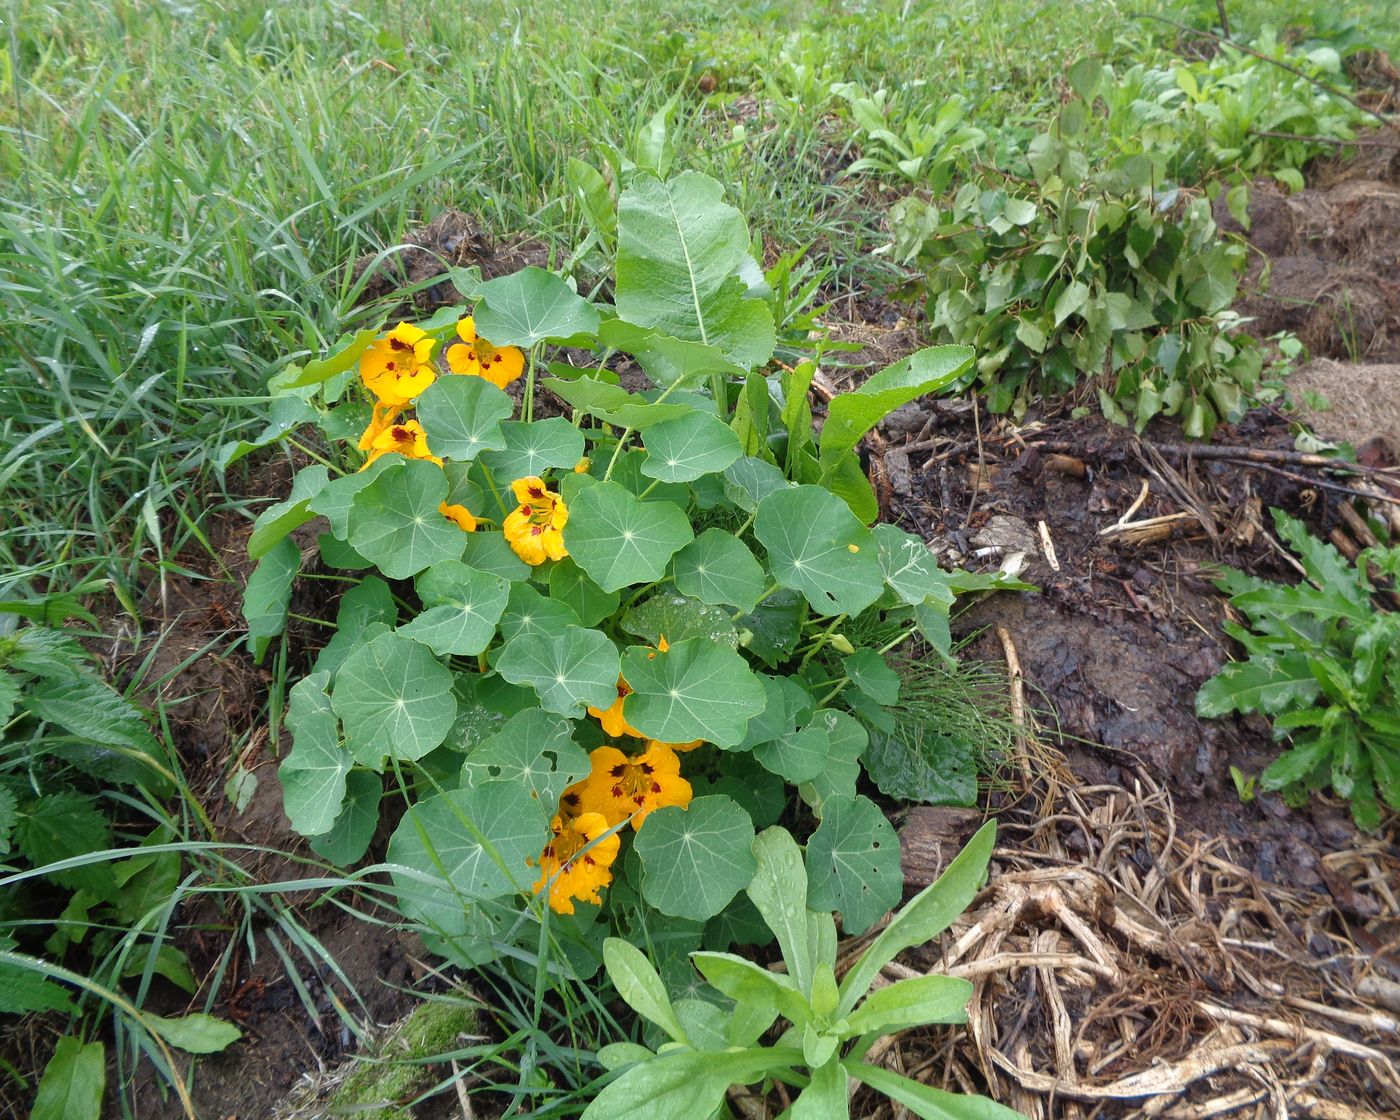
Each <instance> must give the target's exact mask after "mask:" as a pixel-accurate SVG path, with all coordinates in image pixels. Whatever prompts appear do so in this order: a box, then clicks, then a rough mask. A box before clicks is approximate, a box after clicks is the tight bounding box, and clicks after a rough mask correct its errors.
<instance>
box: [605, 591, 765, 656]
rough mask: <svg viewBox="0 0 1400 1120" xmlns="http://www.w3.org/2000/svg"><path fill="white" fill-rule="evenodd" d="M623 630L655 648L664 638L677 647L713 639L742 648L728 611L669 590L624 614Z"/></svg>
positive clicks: (659, 592)
mask: <svg viewBox="0 0 1400 1120" xmlns="http://www.w3.org/2000/svg"><path fill="white" fill-rule="evenodd" d="M622 628H623V629H624V630H625V631H627V633H629V634H635V635H636V636H637V637H639V638H645V639H646V641H647V643H648V644H649V645H653V646H654V645H658V644H659V643H660V639H661V638H663V637H664V638H665V639H666V640H667V641H668V642H671V643H673V644H674V643H675V642H682V641H684V640H685V639H686V638H709V639H710V640H711V641H713V642H718V643H719V644H720V645H722V646H728V647H729V648H730V649H738V648H739V635H738V634H737V633H736V632H735V630H734V623H733V621H732V620H731V619H730V617H729V613H728V612H727V611H724V610H721V609H720V608H719V607H710V606H706V605H705V604H704V603H701V602H700V601H699V600H697V599H691V598H688V597H687V596H685V595H678V594H677V593H676V592H674V591H670V590H667V589H665V588H663V589H662V590H660V591H658V592H657V593H656V594H655V595H653V596H652V597H651V598H650V599H647V600H646V601H645V602H642V603H638V604H637V605H636V606H635V607H633V608H632V609H631V610H629V611H628V612H627V613H626V614H625V615H623V617H622Z"/></svg>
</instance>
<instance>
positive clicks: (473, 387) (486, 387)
mask: <svg viewBox="0 0 1400 1120" xmlns="http://www.w3.org/2000/svg"><path fill="white" fill-rule="evenodd" d="M514 411H515V405H514V404H513V403H512V402H511V399H510V397H508V396H506V394H505V393H503V392H501V390H500V389H498V388H496V386H494V385H492V384H491V382H489V381H487V380H486V379H485V378H484V377H456V376H453V377H439V378H438V379H437V380H436V381H434V382H433V383H432V384H431V385H429V386H428V388H427V389H425V390H424V391H423V395H422V396H421V397H419V398H418V420H419V422H420V423H421V424H422V425H423V431H424V433H425V434H426V435H427V437H428V446H429V447H430V448H432V450H433V454H434V455H440V456H442V457H443V458H445V459H455V460H457V461H458V462H465V461H467V460H469V459H475V458H476V457H477V455H479V454H480V453H481V452H483V451H499V450H500V449H501V448H503V447H505V445H506V441H505V437H504V436H503V435H502V434H501V421H502V420H505V419H506V418H508V417H509V416H510V414H511V413H512V412H514Z"/></svg>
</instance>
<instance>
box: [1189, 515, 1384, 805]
mask: <svg viewBox="0 0 1400 1120" xmlns="http://www.w3.org/2000/svg"><path fill="white" fill-rule="evenodd" d="M1274 524H1275V525H1276V526H1277V528H1278V534H1279V536H1280V537H1281V538H1282V539H1283V540H1284V541H1285V542H1286V543H1287V544H1288V546H1289V547H1290V548H1291V549H1292V551H1293V552H1294V553H1295V554H1296V555H1297V557H1298V559H1299V561H1300V562H1301V563H1302V566H1303V569H1304V570H1305V572H1306V573H1307V575H1306V578H1305V579H1304V581H1303V582H1302V583H1300V584H1298V585H1297V586H1288V585H1285V584H1279V583H1270V582H1269V581H1267V580H1261V579H1256V578H1255V577H1253V576H1249V575H1245V574H1244V573H1243V572H1238V571H1235V570H1234V569H1227V570H1226V572H1225V574H1224V575H1222V576H1221V577H1220V579H1219V580H1217V581H1216V586H1217V587H1219V588H1220V589H1221V590H1222V591H1224V592H1225V593H1226V594H1228V595H1229V596H1230V602H1231V604H1232V605H1233V606H1234V607H1235V608H1236V609H1237V610H1238V611H1240V612H1241V613H1242V614H1243V615H1244V617H1245V619H1246V621H1247V623H1248V625H1247V626H1241V625H1238V624H1236V623H1232V622H1227V623H1226V624H1225V631H1226V633H1228V634H1229V635H1230V636H1231V637H1232V638H1234V639H1235V640H1236V641H1237V642H1239V643H1240V645H1242V646H1243V647H1244V651H1245V653H1246V655H1247V656H1246V658H1245V660H1243V661H1236V662H1233V663H1232V664H1229V665H1227V666H1225V668H1224V669H1223V670H1221V671H1220V672H1219V673H1218V674H1216V675H1215V676H1214V677H1212V678H1211V679H1210V680H1208V681H1207V682H1206V683H1205V685H1203V686H1202V688H1201V690H1200V692H1199V693H1198V694H1197V696H1196V711H1197V713H1198V714H1199V715H1201V716H1205V717H1209V718H1215V717H1219V716H1223V715H1228V714H1230V713H1231V712H1238V713H1240V714H1244V713H1248V712H1258V713H1260V714H1262V715H1265V716H1268V717H1269V718H1270V719H1271V720H1272V722H1273V728H1274V734H1275V735H1276V736H1277V737H1278V738H1280V739H1287V740H1288V741H1289V747H1288V749H1287V750H1286V751H1285V752H1284V753H1283V754H1282V755H1280V756H1279V757H1278V758H1277V759H1276V760H1275V761H1274V762H1273V763H1272V764H1271V765H1270V766H1269V767H1268V769H1267V770H1265V771H1264V774H1263V776H1262V777H1261V779H1260V781H1259V785H1260V788H1262V789H1266V790H1278V789H1281V790H1283V791H1284V792H1285V796H1287V797H1288V798H1289V799H1290V800H1291V801H1295V802H1299V803H1301V802H1302V801H1305V800H1306V799H1307V796H1308V794H1309V792H1310V791H1312V790H1315V789H1323V788H1325V787H1327V786H1329V785H1330V786H1331V788H1332V789H1333V790H1334V791H1335V792H1336V793H1337V794H1338V795H1340V796H1342V797H1345V798H1348V799H1350V801H1351V811H1352V816H1353V817H1355V818H1356V823H1357V824H1358V825H1360V826H1361V827H1362V828H1375V827H1376V826H1377V825H1378V824H1379V823H1380V805H1379V804H1378V802H1377V797H1376V795H1377V793H1379V795H1380V800H1381V801H1384V802H1385V803H1386V804H1387V805H1389V806H1390V807H1391V808H1392V809H1397V810H1400V612H1397V611H1395V610H1393V609H1390V607H1389V605H1388V604H1386V605H1382V601H1381V599H1380V597H1379V596H1378V593H1377V589H1376V585H1375V582H1374V580H1373V576H1372V574H1371V573H1374V576H1375V578H1379V579H1380V580H1382V581H1384V583H1385V584H1386V585H1387V586H1389V587H1392V588H1393V587H1394V586H1395V585H1396V582H1397V578H1400V548H1395V547H1391V548H1373V549H1367V550H1366V551H1364V552H1363V553H1362V554H1361V555H1360V556H1359V557H1358V558H1357V560H1356V563H1355V564H1352V563H1349V562H1348V561H1347V560H1346V558H1345V557H1343V556H1342V554H1341V553H1340V552H1338V551H1337V550H1336V549H1335V548H1333V547H1332V546H1331V545H1330V544H1328V543H1326V542H1325V541H1319V540H1317V539H1316V538H1314V537H1312V536H1311V535H1309V533H1308V531H1307V529H1306V528H1305V527H1304V526H1303V524H1302V522H1300V521H1296V520H1294V519H1293V518H1291V517H1289V516H1288V515H1287V514H1285V513H1283V512H1282V511H1280V510H1274Z"/></svg>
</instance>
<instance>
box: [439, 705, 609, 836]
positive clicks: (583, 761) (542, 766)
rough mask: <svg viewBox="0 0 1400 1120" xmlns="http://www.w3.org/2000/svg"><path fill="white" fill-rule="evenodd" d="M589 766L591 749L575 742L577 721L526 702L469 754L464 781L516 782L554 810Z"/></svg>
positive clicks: (466, 783) (542, 803) (581, 778)
mask: <svg viewBox="0 0 1400 1120" xmlns="http://www.w3.org/2000/svg"><path fill="white" fill-rule="evenodd" d="M588 772H589V762H588V755H587V754H585V753H584V750H583V748H582V747H580V746H579V745H578V744H577V743H575V742H574V737H573V725H572V724H570V723H569V721H568V720H566V719H563V718H561V717H560V716H556V715H551V714H550V713H548V712H545V711H542V710H541V709H539V708H527V709H526V710H525V711H523V712H517V713H516V714H515V715H513V716H511V717H510V719H508V720H506V722H505V725H504V726H503V727H502V728H501V729H500V730H499V731H497V732H496V733H495V734H494V735H492V736H491V737H490V738H488V739H486V740H485V741H484V742H482V743H481V745H480V746H478V747H477V748H476V749H474V750H473V751H472V752H471V754H469V755H468V756H467V761H466V762H465V763H464V764H463V765H462V783H463V785H466V786H479V785H484V784H485V783H487V782H513V783H514V784H515V785H518V786H521V787H523V788H524V789H528V790H529V791H530V792H531V793H532V794H533V795H534V796H535V798H536V799H537V800H538V801H539V803H540V804H541V805H543V806H544V807H545V808H546V809H548V810H550V811H551V812H552V811H553V810H554V809H555V808H556V807H557V806H558V804H559V798H560V797H561V796H562V795H563V793H564V790H566V789H567V788H568V787H569V786H571V785H573V784H574V783H575V782H579V781H582V780H583V779H584V778H586V777H588Z"/></svg>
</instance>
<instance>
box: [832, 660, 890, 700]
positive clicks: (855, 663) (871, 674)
mask: <svg viewBox="0 0 1400 1120" xmlns="http://www.w3.org/2000/svg"><path fill="white" fill-rule="evenodd" d="M841 664H842V666H843V667H844V668H845V670H846V676H848V677H850V678H851V684H853V685H854V686H855V687H856V688H858V689H860V690H861V691H862V692H863V693H865V694H866V695H867V696H869V697H870V699H872V700H874V701H875V702H876V703H877V704H883V705H885V706H886V707H888V706H889V705H891V704H896V703H898V702H899V674H898V673H896V672H895V671H894V670H893V669H891V668H890V667H889V665H887V664H886V663H885V659H884V658H883V657H881V656H880V655H879V654H878V653H876V652H875V651H874V650H873V649H858V650H856V652H855V653H853V654H851V655H850V656H849V657H843V658H842V659H841Z"/></svg>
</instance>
